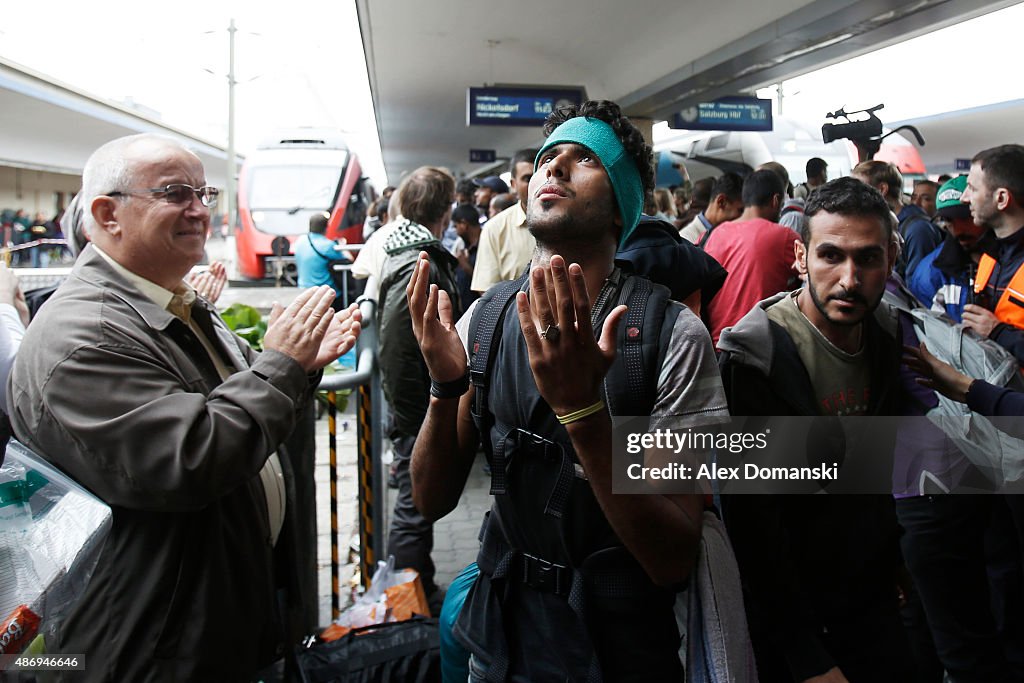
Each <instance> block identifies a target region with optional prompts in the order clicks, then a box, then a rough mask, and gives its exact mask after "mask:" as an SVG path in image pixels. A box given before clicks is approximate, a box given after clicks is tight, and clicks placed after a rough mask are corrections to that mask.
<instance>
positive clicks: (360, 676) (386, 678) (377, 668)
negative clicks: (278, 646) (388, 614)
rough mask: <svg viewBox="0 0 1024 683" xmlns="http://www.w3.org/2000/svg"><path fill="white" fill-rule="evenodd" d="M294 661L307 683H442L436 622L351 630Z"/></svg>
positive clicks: (297, 654)
mask: <svg viewBox="0 0 1024 683" xmlns="http://www.w3.org/2000/svg"><path fill="white" fill-rule="evenodd" d="M295 659H296V661H297V666H298V670H299V676H300V677H301V680H302V683H435V682H437V683H439V682H440V680H441V645H440V638H439V634H438V624H437V619H427V618H425V617H414V618H413V619H410V620H408V621H396V622H392V623H388V624H378V625H376V626H364V627H362V628H357V629H352V631H350V632H348V633H347V634H345V635H344V636H342V637H341V638H339V639H338V640H335V641H332V642H330V643H318V644H316V645H313V646H312V647H302V646H300V647H298V648H296V651H295Z"/></svg>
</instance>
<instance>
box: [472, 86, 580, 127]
mask: <svg viewBox="0 0 1024 683" xmlns="http://www.w3.org/2000/svg"><path fill="white" fill-rule="evenodd" d="M583 98H584V95H583V88H541V87H522V88H520V87H502V88H497V87H496V88H469V89H468V90H467V91H466V125H467V126H540V125H542V124H543V123H544V119H545V118H547V115H548V114H550V113H551V112H552V111H554V110H555V109H558V108H559V107H565V106H568V105H570V104H576V105H578V104H580V103H581V102H583Z"/></svg>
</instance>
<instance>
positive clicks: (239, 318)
mask: <svg viewBox="0 0 1024 683" xmlns="http://www.w3.org/2000/svg"><path fill="white" fill-rule="evenodd" d="M220 317H221V318H223V319H224V322H225V323H227V325H228V327H230V328H231V330H232V331H234V333H235V334H237V335H238V336H239V337H241V338H242V339H244V340H245V341H247V342H249V346H251V347H252V348H253V349H255V350H257V351H262V350H263V337H264V335H266V333H267V321H266V319H264V317H263V316H262V315H261V314H260V312H259V311H258V310H256V309H255V308H253V307H252V306H247V305H246V304H239V303H234V304H231V305H230V306H228V307H227V308H225V309H224V310H223V311H221V314H220Z"/></svg>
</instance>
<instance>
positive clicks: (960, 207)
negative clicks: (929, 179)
mask: <svg viewBox="0 0 1024 683" xmlns="http://www.w3.org/2000/svg"><path fill="white" fill-rule="evenodd" d="M965 189H967V176H965V175H961V176H957V177H956V178H953V179H952V180H948V181H946V182H945V183H944V184H943V186H942V187H940V188H939V191H938V193H937V194H936V195H935V213H937V214H938V215H940V216H942V217H943V218H950V219H955V218H970V217H971V207H969V206H968V205H967V204H964V203H963V202H961V201H960V197H961V196H962V195H963V193H964V190H965Z"/></svg>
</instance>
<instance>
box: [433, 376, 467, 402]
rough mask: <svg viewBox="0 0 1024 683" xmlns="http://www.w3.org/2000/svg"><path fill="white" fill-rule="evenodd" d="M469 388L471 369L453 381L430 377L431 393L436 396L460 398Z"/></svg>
mask: <svg viewBox="0 0 1024 683" xmlns="http://www.w3.org/2000/svg"><path fill="white" fill-rule="evenodd" d="M468 390H469V371H468V370H467V371H466V374H464V375H463V376H462V377H460V378H459V379H456V380H452V381H451V382H438V381H437V380H436V379H434V378H433V377H431V378H430V395H431V396H433V397H434V398H459V397H460V396H462V395H463V394H464V393H466V392H467V391H468Z"/></svg>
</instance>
